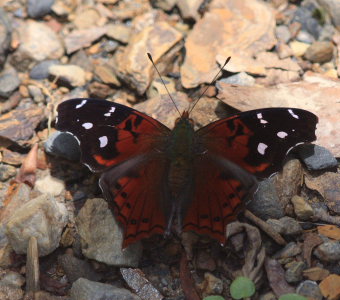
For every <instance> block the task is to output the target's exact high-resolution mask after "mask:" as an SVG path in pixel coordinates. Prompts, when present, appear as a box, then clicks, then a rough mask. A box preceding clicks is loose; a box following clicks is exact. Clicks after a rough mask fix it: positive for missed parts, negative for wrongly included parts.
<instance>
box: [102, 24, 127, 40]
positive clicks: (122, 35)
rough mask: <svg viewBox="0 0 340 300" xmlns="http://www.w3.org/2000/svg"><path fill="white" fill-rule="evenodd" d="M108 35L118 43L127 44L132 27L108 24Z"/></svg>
mask: <svg viewBox="0 0 340 300" xmlns="http://www.w3.org/2000/svg"><path fill="white" fill-rule="evenodd" d="M106 28H107V31H106V35H107V36H108V37H110V38H112V39H114V40H116V41H119V42H121V43H124V44H127V43H128V42H129V39H130V35H131V27H129V26H126V25H124V24H121V23H117V24H108V25H107V27H106Z"/></svg>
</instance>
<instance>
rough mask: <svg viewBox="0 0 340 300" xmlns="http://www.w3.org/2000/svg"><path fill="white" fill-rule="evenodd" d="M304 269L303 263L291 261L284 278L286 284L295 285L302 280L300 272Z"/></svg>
mask: <svg viewBox="0 0 340 300" xmlns="http://www.w3.org/2000/svg"><path fill="white" fill-rule="evenodd" d="M305 268H306V265H305V263H304V262H303V261H293V262H291V263H289V264H288V268H287V270H286V273H285V278H286V280H287V282H288V283H296V282H299V281H301V280H302V272H303V270H304V269H305Z"/></svg>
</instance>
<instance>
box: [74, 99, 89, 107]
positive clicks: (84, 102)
mask: <svg viewBox="0 0 340 300" xmlns="http://www.w3.org/2000/svg"><path fill="white" fill-rule="evenodd" d="M86 102H87V100H83V101H81V102H80V103H79V104H78V105H76V109H78V108H81V107H82V106H84V105H85V104H86Z"/></svg>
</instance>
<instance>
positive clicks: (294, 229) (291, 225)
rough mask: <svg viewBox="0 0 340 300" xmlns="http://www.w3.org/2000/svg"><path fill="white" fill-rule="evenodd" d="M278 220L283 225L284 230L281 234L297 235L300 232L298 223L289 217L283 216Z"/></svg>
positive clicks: (300, 228)
mask: <svg viewBox="0 0 340 300" xmlns="http://www.w3.org/2000/svg"><path fill="white" fill-rule="evenodd" d="M279 221H280V222H281V224H282V225H283V228H284V232H283V233H282V234H284V235H288V236H290V235H297V234H300V233H301V232H302V227H301V225H300V223H299V222H298V221H296V220H295V219H293V218H291V217H283V218H281V219H280V220H279Z"/></svg>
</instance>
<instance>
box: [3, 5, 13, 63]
mask: <svg viewBox="0 0 340 300" xmlns="http://www.w3.org/2000/svg"><path fill="white" fill-rule="evenodd" d="M11 40H12V26H11V22H10V20H9V19H8V17H7V14H6V12H5V11H4V10H3V9H2V8H0V69H2V68H3V66H4V64H5V61H6V57H7V52H8V51H9V49H10V45H11Z"/></svg>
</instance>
